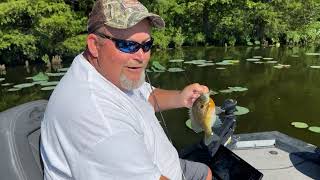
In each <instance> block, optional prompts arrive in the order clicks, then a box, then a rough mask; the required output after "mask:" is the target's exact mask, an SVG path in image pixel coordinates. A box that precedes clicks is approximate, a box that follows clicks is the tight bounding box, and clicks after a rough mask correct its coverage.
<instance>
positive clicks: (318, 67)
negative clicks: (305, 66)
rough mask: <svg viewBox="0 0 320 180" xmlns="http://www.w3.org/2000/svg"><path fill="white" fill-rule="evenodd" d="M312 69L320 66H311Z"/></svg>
mask: <svg viewBox="0 0 320 180" xmlns="http://www.w3.org/2000/svg"><path fill="white" fill-rule="evenodd" d="M310 68H312V69H320V66H310Z"/></svg>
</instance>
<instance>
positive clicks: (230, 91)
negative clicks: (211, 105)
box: [219, 89, 233, 93]
mask: <svg viewBox="0 0 320 180" xmlns="http://www.w3.org/2000/svg"><path fill="white" fill-rule="evenodd" d="M219 92H221V93H232V92H233V91H232V89H222V90H219Z"/></svg>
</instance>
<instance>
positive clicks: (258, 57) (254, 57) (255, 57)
mask: <svg viewBox="0 0 320 180" xmlns="http://www.w3.org/2000/svg"><path fill="white" fill-rule="evenodd" d="M252 58H253V59H261V58H263V57H262V56H253V57H252Z"/></svg>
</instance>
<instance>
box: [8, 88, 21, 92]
mask: <svg viewBox="0 0 320 180" xmlns="http://www.w3.org/2000/svg"><path fill="white" fill-rule="evenodd" d="M20 90H21V89H20V88H10V89H8V90H7V91H9V92H14V91H20Z"/></svg>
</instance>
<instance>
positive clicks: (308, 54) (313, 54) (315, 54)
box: [306, 53, 320, 56]
mask: <svg viewBox="0 0 320 180" xmlns="http://www.w3.org/2000/svg"><path fill="white" fill-rule="evenodd" d="M306 55H307V56H320V53H306Z"/></svg>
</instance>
